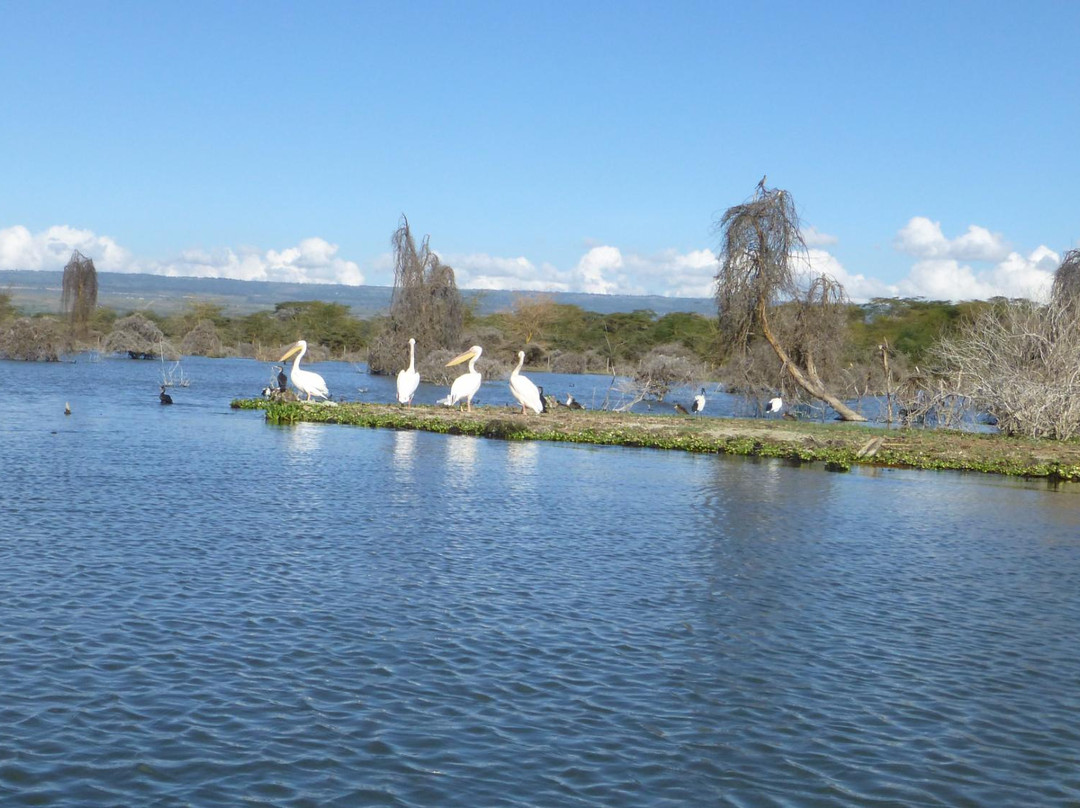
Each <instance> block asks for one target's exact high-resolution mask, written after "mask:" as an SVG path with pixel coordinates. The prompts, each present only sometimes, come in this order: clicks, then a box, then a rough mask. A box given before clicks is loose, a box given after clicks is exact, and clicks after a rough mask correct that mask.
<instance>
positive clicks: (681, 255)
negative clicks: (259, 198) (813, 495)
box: [0, 216, 1061, 302]
mask: <svg viewBox="0 0 1080 808" xmlns="http://www.w3.org/2000/svg"><path fill="white" fill-rule="evenodd" d="M804 236H806V237H807V238H806V240H807V246H808V248H809V249H808V252H807V255H806V256H805V259H806V263H805V266H804V267H803V271H804V272H806V273H811V272H813V273H826V274H828V275H830V276H832V277H833V278H835V279H836V280H837V281H839V282H840V283H841V284H843V286H844V288H845V290H846V291H847V293H848V296H849V297H850V298H851V299H852V300H853V301H855V302H864V301H866V300H869V299H871V298H874V297H895V296H898V295H899V296H905V297H926V298H931V299H938V300H973V299H985V298H989V297H995V296H999V295H1000V296H1005V297H1029V298H1035V299H1039V298H1042V297H1045V295H1046V293H1047V292H1048V290H1049V288H1050V285H1051V283H1052V280H1053V274H1054V271H1055V269H1056V268H1057V266H1058V264H1059V263H1060V260H1061V259H1060V256H1059V255H1058V254H1057V253H1056V252H1054V251H1053V250H1051V249H1049V248H1048V247H1045V246H1039V247H1038V248H1036V249H1035V250H1033V251H1031V252H1028V253H1022V252H1020V251H1017V250H1010V249H1008V248H1007V242H1006V241H1005V239H1004V238H1003V237H1002V236H1001V235H999V234H995V233H992V232H990V231H989V230H987V229H986V228H984V227H979V226H977V225H971V226H969V227H968V228H967V230H966V232H964V233H963V234H961V235H959V236H957V237H956V238H952V239H949V238H947V237H946V236H945V235H944V233H943V232H942V230H941V225H940V224H939V223H937V222H934V221H931V220H930V219H928V218H926V217H923V216H916V217H914V218H912V219H911V220H910V221H908V223H907V224H906V225H905V226H904V227H903V228H901V229H900V231H899V232H898V233H897V235H896V237H895V239H894V242H893V244H894V247H895V248H896V249H897V250H898V251H900V252H902V253H903V254H905V255H908V256H911V257H912V258H914V259H916V260H915V261H914V263H913V264H912V265H911V268H910V271H909V272H908V274H907V275H906V277H904V278H903V279H902V280H899V281H897V282H893V283H886V282H884V281H881V280H878V279H876V278H873V277H868V276H867V275H865V274H863V273H860V272H857V271H851V270H848V269H847V268H846V267H845V266H844V265H843V263H842V262H841V260H840V259H839V258H838V257H837V256H836V255H834V254H833V252H831V251H830V250H829V249H826V248H827V247H829V246H831V245H833V244H835V243H837V239H836V238H835V237H833V236H829V235H827V234H824V233H820V232H819V231H817V230H814V229H813V228H808V229H807V231H806V232H805V233H804ZM76 249H77V250H79V251H81V252H82V253H84V254H86V255H89V256H90V257H92V258H93V259H94V263H95V265H96V266H97V268H98V269H99V270H102V271H106V272H145V273H149V274H157V275H168V276H174V277H175V276H188V277H201V278H233V279H238V280H256V281H282V282H291V283H341V284H349V285H359V284H363V283H364V282H365V274H364V272H362V271H361V269H360V267H359V265H357V264H356V263H355V262H353V261H349V260H346V259H344V258H342V257H341V256H340V255H339V248H338V245H336V244H333V243H331V242H329V241H326V240H325V239H322V238H317V237H313V238H307V239H304V240H302V241H301V242H300V243H299V244H297V245H295V246H289V247H284V248H281V249H265V250H264V249H259V248H255V247H236V248H234V247H223V248H220V249H215V250H204V249H196V248H193V249H189V250H185V251H183V252H181V253H180V254H179V255H176V256H174V257H171V258H167V259H147V258H136V257H134V256H132V254H131V253H130V252H129V251H128V250H126V249H125V248H123V247H122V246H120V245H119V244H118V243H117V242H116V241H115V240H114V239H112V238H110V237H108V236H100V235H97V234H95V233H94V232H92V231H90V230H81V229H78V228H74V227H70V226H67V225H57V226H54V227H50V228H48V229H46V230H43V231H40V232H37V233H34V232H31V231H30V230H29V229H27V228H26V227H23V226H21V225H15V226H12V227H7V228H3V229H0V269H52V270H57V269H62V268H63V267H64V265H65V264H66V263H67V261H68V259H69V258H70V256H71V252H72V250H76ZM444 260H445V261H446V263H448V264H449V265H450V266H452V267H453V268H454V270H455V273H456V275H457V280H458V285H459V286H460V287H461V288H465V289H505V290H521V291H535V292H588V293H593V294H630V295H636V294H654V295H665V296H670V297H693V298H708V297H711V296H712V293H713V290H714V277H715V274H716V270H717V265H716V256H715V255H714V254H713V253H712V252H711V251H710V250H707V249H699V250H690V251H688V252H681V251H679V250H675V249H668V250H661V251H659V252H655V253H650V254H641V253H634V252H624V251H623V250H621V249H620V248H619V247H616V246H614V245H610V244H601V245H591V246H589V247H588V248H587V249H586V250H585V252H584V253H583V254H582V255H581V256H580V257H579V258H578V259H577V260H576V261H575V262H573V263H572V264H569V265H567V266H565V267H563V268H560V267H556V266H553V265H552V264H549V263H544V262H541V263H538V262H536V261H533V260H531V259H529V258H527V257H525V256H516V257H501V256H493V255H489V254H486V253H468V254H461V255H447V256H445V257H444ZM366 268H367V270H368V271H369V272H370V274H371V276H372V278H373V281H372V282H374V283H380V284H387V285H389V284H392V283H393V271H394V257H393V255H392V254H390V253H381V254H379V255H377V256H375V257H373V258H372V259H371V260H370V261H368V262H367V263H366Z"/></svg>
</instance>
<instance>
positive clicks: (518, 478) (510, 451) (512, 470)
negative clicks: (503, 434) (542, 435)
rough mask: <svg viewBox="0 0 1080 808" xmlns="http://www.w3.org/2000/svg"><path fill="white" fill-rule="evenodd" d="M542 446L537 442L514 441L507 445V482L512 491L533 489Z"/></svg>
mask: <svg viewBox="0 0 1080 808" xmlns="http://www.w3.org/2000/svg"><path fill="white" fill-rule="evenodd" d="M539 453H540V446H539V444H537V443H536V441H513V442H510V443H507V444H506V466H507V468H506V470H507V475H508V476H507V481H508V482H509V483H510V487H511V488H512V489H523V488H532V487H533V476H534V475H535V474H536V460H537V457H538V455H539Z"/></svg>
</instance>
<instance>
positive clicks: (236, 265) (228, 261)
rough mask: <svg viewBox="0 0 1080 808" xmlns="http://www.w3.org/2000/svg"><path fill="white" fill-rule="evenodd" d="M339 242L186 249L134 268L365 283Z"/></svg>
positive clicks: (154, 271)
mask: <svg viewBox="0 0 1080 808" xmlns="http://www.w3.org/2000/svg"><path fill="white" fill-rule="evenodd" d="M337 252H338V245H336V244H331V243H330V242H328V241H326V240H324V239H321V238H306V239H304V240H303V241H301V242H300V244H298V245H297V246H295V247H287V248H286V249H284V250H266V251H262V250H258V249H255V248H240V249H237V250H233V249H232V248H228V247H226V248H223V249H220V250H212V251H207V250H200V249H191V250H185V251H184V252H182V253H181V254H180V255H179V256H177V257H176V258H173V259H169V260H166V261H155V262H148V263H146V264H143V265H140V266H139V268H138V269H137V270H135V271H138V272H148V273H150V274H152V275H168V276H171V277H191V278H233V279H235V280H242V281H277V282H282V283H340V284H345V285H347V286H359V285H360V284H362V283H363V282H364V275H363V273H362V272H361V271H360V267H359V266H358V265H357V264H356V263H354V262H353V261H346V260H345V259H343V258H339V257H338V255H337Z"/></svg>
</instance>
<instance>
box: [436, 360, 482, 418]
mask: <svg viewBox="0 0 1080 808" xmlns="http://www.w3.org/2000/svg"><path fill="white" fill-rule="evenodd" d="M483 352H484V349H483V348H481V347H480V346H479V345H474V346H472V347H471V348H469V350H467V351H466V352H465V353H463V354H462V355H461V356H455V357H454V358H453V359H451V360H450V361H449V362H447V363H446V366H447V367H451V366H452V365H460V364H461V363H462V362H464V361H465V360H466V359H467V360H469V370H468V372H467V373H462V374H461V375H460V376H458V377H457V378H456V379H454V383H453V384H452V385H450V395H448V396H447V397H446V398H444V399H440V401H439V402H438V403H439V404H445V405H446V406H447V407H453V406H454V405H455V404H457V403H458V402H459V401H461V400H462V399H465V409H467V410H468V411H469V412H472V400H473V396H475V395H476V391H477V390H479V389H480V382H482V381H483V380H484V379H483V377H482V376H481V375H480V371H478V370H477V369H476V360H477V359H479V358H480V354H482V353H483Z"/></svg>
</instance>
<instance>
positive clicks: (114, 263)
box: [0, 224, 131, 272]
mask: <svg viewBox="0 0 1080 808" xmlns="http://www.w3.org/2000/svg"><path fill="white" fill-rule="evenodd" d="M74 250H78V251H79V252H81V253H83V254H84V255H88V256H90V257H91V258H93V259H94V266H95V267H96V268H97V269H100V270H101V271H103V272H124V271H126V267H127V266H128V265H129V264H130V263H131V254H130V253H129V252H128V251H127V250H125V249H124V248H123V247H121V246H120V245H119V244H117V243H116V242H115V241H113V239H111V238H109V237H108V236H98V235H95V234H94V233H93V232H92V231H90V230H79V229H77V228H74V227H69V226H68V225H66V224H61V225H54V226H53V227H50V228H48V229H47V230H42V231H41V232H39V233H31V232H30V231H29V230H28V229H27V228H25V227H23V226H22V225H15V226H14V227H7V228H4V229H2V230H0V269H63V268H64V265H65V264H67V262H68V261H69V260H70V259H71V253H72V251H74Z"/></svg>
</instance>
